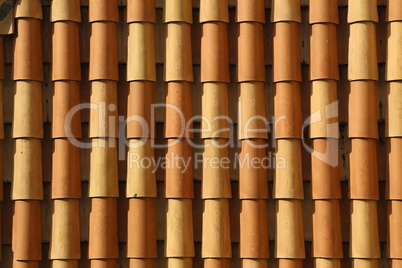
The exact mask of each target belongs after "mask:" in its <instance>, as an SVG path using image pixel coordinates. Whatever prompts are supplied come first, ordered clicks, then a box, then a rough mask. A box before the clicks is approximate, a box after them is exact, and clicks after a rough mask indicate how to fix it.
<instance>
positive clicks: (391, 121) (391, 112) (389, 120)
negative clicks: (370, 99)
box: [385, 82, 402, 137]
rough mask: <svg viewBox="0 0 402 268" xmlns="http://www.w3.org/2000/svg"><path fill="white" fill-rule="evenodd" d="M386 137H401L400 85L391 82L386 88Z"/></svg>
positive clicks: (401, 85) (401, 89)
mask: <svg viewBox="0 0 402 268" xmlns="http://www.w3.org/2000/svg"><path fill="white" fill-rule="evenodd" d="M387 99H388V100H387V101H388V106H387V112H386V113H387V117H386V120H385V124H386V136H387V137H402V122H401V119H402V112H401V109H402V106H401V100H402V83H400V82H391V83H389V84H388V87H387Z"/></svg>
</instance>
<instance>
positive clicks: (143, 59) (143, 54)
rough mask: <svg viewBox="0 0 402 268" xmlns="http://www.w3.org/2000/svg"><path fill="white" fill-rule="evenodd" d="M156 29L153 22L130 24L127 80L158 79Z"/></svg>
mask: <svg viewBox="0 0 402 268" xmlns="http://www.w3.org/2000/svg"><path fill="white" fill-rule="evenodd" d="M154 31H155V26H154V24H152V23H145V22H144V23H131V24H130V25H129V35H128V55H127V81H136V80H147V81H156V67H155V40H154V39H155V37H154V36H155V33H154ZM187 67H188V66H187Z"/></svg>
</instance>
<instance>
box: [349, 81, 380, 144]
mask: <svg viewBox="0 0 402 268" xmlns="http://www.w3.org/2000/svg"><path fill="white" fill-rule="evenodd" d="M377 109H378V108H377V83H376V81H353V82H351V83H350V93H349V122H348V123H349V124H348V132H349V133H348V134H349V138H371V139H378V123H377V114H378V112H377Z"/></svg>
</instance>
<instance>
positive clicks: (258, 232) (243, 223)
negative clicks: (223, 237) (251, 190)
mask: <svg viewBox="0 0 402 268" xmlns="http://www.w3.org/2000/svg"><path fill="white" fill-rule="evenodd" d="M240 232H241V233H240V257H241V258H254V259H264V258H269V248H268V218H267V201H266V200H242V201H241V211H240Z"/></svg>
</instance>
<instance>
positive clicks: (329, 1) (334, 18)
mask: <svg viewBox="0 0 402 268" xmlns="http://www.w3.org/2000/svg"><path fill="white" fill-rule="evenodd" d="M309 7H310V8H309V11H310V20H309V22H310V23H335V24H338V23H339V17H338V0H325V1H322V0H312V1H310V3H309Z"/></svg>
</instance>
